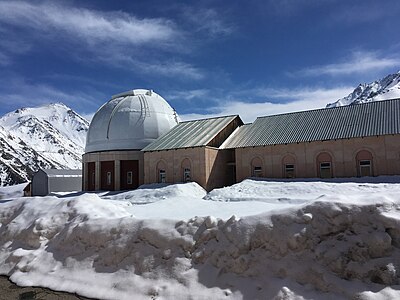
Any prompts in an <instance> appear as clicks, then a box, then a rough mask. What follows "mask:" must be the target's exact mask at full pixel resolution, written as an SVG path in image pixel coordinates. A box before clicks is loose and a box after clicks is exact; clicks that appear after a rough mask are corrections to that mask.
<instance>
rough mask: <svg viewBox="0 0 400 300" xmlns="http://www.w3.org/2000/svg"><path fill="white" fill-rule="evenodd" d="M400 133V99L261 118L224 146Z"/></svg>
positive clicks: (236, 132) (223, 145) (237, 132)
mask: <svg viewBox="0 0 400 300" xmlns="http://www.w3.org/2000/svg"><path fill="white" fill-rule="evenodd" d="M387 134H400V99H392V100H385V101H377V102H370V103H365V104H354V105H349V106H342V107H336V108H324V109H316V110H309V111H301V112H295V113H286V114H280V115H273V116H266V117H259V118H257V119H256V120H255V121H254V123H253V124H249V125H245V126H242V127H240V128H239V129H237V130H236V131H235V132H234V133H233V134H232V135H231V136H230V137H229V138H228V139H227V140H226V141H225V142H224V143H223V144H222V145H221V148H224V149H227V148H241V147H254V146H264V145H277V144H289V143H299V142H311V141H325V140H334V139H346V138H356V137H367V136H378V135H387Z"/></svg>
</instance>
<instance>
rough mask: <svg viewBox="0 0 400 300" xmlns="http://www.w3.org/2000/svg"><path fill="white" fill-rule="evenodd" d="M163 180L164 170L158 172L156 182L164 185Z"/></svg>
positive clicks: (164, 176)
mask: <svg viewBox="0 0 400 300" xmlns="http://www.w3.org/2000/svg"><path fill="white" fill-rule="evenodd" d="M165 178H166V173H165V170H158V182H159V183H165V182H166V180H165Z"/></svg>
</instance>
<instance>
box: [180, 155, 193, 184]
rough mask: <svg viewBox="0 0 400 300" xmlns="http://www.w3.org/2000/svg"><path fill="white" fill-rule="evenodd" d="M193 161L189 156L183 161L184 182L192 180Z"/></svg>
mask: <svg viewBox="0 0 400 300" xmlns="http://www.w3.org/2000/svg"><path fill="white" fill-rule="evenodd" d="M191 165H192V164H191V163H190V160H189V159H188V158H185V159H184V160H183V161H182V167H181V169H182V180H183V182H189V181H192V174H191Z"/></svg>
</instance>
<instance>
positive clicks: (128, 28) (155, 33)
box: [0, 1, 178, 45]
mask: <svg viewBox="0 0 400 300" xmlns="http://www.w3.org/2000/svg"><path fill="white" fill-rule="evenodd" d="M0 22H1V23H7V24H12V25H14V26H19V27H25V28H27V27H28V28H31V29H34V30H39V31H41V32H43V33H46V34H51V33H54V34H58V33H60V32H62V33H64V35H68V36H70V37H71V38H72V37H73V38H78V39H80V40H82V41H85V42H87V43H89V44H97V43H102V42H117V43H122V44H132V45H137V44H145V43H154V42H166V41H169V40H171V39H172V38H174V37H176V36H177V35H178V31H177V29H176V28H175V25H174V24H173V23H172V22H171V21H169V20H164V19H139V18H137V17H135V16H133V15H130V14H127V13H123V12H101V11H96V10H89V9H84V8H75V7H68V6H64V5H61V4H54V2H42V3H39V4H32V3H29V2H25V1H12V2H10V1H6V2H0Z"/></svg>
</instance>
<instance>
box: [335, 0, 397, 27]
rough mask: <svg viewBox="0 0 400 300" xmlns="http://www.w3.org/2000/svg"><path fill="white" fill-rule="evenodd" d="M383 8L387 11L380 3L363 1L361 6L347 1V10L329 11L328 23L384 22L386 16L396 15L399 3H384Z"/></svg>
mask: <svg viewBox="0 0 400 300" xmlns="http://www.w3.org/2000/svg"><path fill="white" fill-rule="evenodd" d="M385 7H387V8H388V9H385V8H384V7H383V6H382V2H379V1H363V3H362V5H360V4H354V3H352V2H351V1H348V6H347V9H340V10H339V9H337V10H334V11H331V14H330V17H329V18H328V21H333V22H334V24H336V25H337V24H342V25H343V24H344V25H347V24H350V25H352V24H354V23H367V22H376V21H384V19H385V18H387V17H388V16H395V15H397V14H398V12H399V8H400V3H399V2H398V1H386V2H385ZM355 12H356V13H355Z"/></svg>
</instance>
